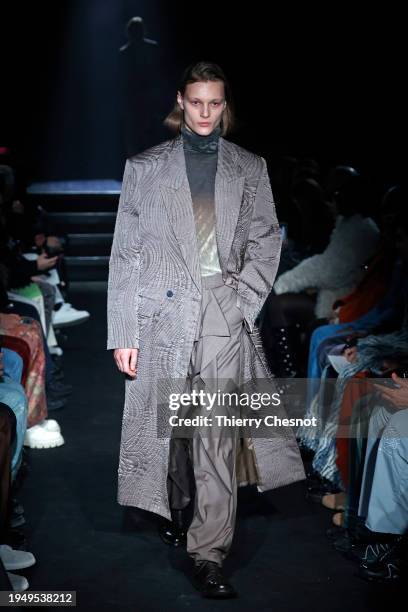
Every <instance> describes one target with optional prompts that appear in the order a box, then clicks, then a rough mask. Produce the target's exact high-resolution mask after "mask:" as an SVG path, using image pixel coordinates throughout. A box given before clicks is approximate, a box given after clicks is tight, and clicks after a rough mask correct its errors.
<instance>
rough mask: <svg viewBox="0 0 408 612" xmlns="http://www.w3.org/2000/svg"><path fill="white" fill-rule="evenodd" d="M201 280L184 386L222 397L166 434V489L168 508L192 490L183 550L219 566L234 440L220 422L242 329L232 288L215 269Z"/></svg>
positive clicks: (232, 486) (228, 519)
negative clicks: (194, 421) (187, 427)
mask: <svg viewBox="0 0 408 612" xmlns="http://www.w3.org/2000/svg"><path fill="white" fill-rule="evenodd" d="M202 284H203V293H202V301H201V311H200V317H199V322H198V327H197V332H196V338H195V341H194V345H193V350H192V354H191V359H190V364H189V369H188V375H187V378H186V387H185V390H187V391H190V392H191V391H192V390H193V389H195V390H197V391H200V390H202V391H204V392H205V394H207V393H211V394H219V395H218V398H219V397H220V396H224V398H225V401H223V400H219V401H216V402H215V403H214V405H213V406H212V407H211V409H209V407H210V405H209V404H208V403H207V401H206V400H204V402H203V403H201V404H200V407H199V412H195V414H200V415H202V416H205V417H207V424H206V425H201V424H200V425H198V426H196V427H194V430H193V431H192V433H191V435H189V437H188V438H177V437H172V438H171V441H170V457H169V472H168V492H169V503H170V507H171V508H172V509H174V510H180V509H183V508H186V506H187V505H188V504H189V503H190V501H191V500H192V497H193V495H194V489H195V495H194V510H193V518H192V522H191V524H190V527H189V529H188V531H187V552H188V554H189V555H190V556H191V557H192V558H193V559H194V561H195V562H199V561H203V560H209V561H214V562H216V563H218V564H219V565H221V564H222V561H223V560H224V559H225V557H226V556H227V554H228V551H229V549H230V546H231V543H232V539H233V534H234V528H235V518H236V507H237V478H236V454H237V443H238V440H239V433H238V432H239V430H238V429H237V427H235V426H224V425H223V423H224V417H227V418H229V417H231V416H234V415H235V416H237V411H238V403H237V401H236V400H235V401H234V396H233V393H234V391H235V392H237V391H238V389H239V385H240V384H241V378H240V377H241V366H242V350H243V342H242V334H243V333H245V328H244V325H243V314H242V312H241V310H240V309H239V308H238V306H237V305H236V297H237V296H236V291H235V289H233V288H232V287H230V286H228V285H225V284H224V283H223V280H222V276H221V274H220V273H218V274H214V275H212V276H207V277H203V278H202ZM224 394H225V395H224ZM228 394H232V395H230V396H229V395H228ZM215 397H217V396H215ZM231 397H232V400H231V401H229V399H228V398H231ZM235 397H236V396H235ZM216 416H218V417H220V420H219V419H218V418H216ZM238 416H239V414H238ZM210 419H211V424H208V422H209V420H210Z"/></svg>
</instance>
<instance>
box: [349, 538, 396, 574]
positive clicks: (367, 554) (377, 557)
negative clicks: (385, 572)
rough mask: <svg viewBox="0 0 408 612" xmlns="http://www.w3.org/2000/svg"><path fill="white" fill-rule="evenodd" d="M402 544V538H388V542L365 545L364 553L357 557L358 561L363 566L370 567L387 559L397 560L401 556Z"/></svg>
mask: <svg viewBox="0 0 408 612" xmlns="http://www.w3.org/2000/svg"><path fill="white" fill-rule="evenodd" d="M402 544H403V538H402V536H394V537H390V539H389V540H388V542H372V543H371V544H366V546H365V547H364V551H363V552H362V553H361V554H360V555H358V560H359V561H360V562H361V564H362V565H363V566H365V567H370V566H371V565H373V566H374V565H376V564H378V563H383V562H385V561H387V560H389V559H397V558H399V556H400V554H401V551H402Z"/></svg>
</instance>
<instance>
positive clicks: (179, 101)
mask: <svg viewBox="0 0 408 612" xmlns="http://www.w3.org/2000/svg"><path fill="white" fill-rule="evenodd" d="M177 103H178V105H179V106H180V108H181V110H184V105H183V96H182V95H181V92H180V91H178V92H177Z"/></svg>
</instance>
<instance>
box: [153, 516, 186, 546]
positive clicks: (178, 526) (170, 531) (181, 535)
mask: <svg viewBox="0 0 408 612" xmlns="http://www.w3.org/2000/svg"><path fill="white" fill-rule="evenodd" d="M171 517H172V519H173V520H172V521H165V522H164V523H162V524H161V525H159V536H160V537H161V539H162V540H163V542H165V544H168V545H169V546H185V544H186V543H187V528H186V517H185V512H184V510H171Z"/></svg>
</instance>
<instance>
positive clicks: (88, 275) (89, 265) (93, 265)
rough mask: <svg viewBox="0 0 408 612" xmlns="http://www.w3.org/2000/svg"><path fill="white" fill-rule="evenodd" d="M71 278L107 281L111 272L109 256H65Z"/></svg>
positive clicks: (74, 279) (75, 279)
mask: <svg viewBox="0 0 408 612" xmlns="http://www.w3.org/2000/svg"><path fill="white" fill-rule="evenodd" d="M65 261H66V264H67V269H68V271H69V278H70V280H73V281H90V280H92V281H96V280H98V281H106V280H107V278H108V272H109V256H108V255H97V256H95V257H93V256H82V255H81V256H77V257H72V256H70V255H66V256H65Z"/></svg>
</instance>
